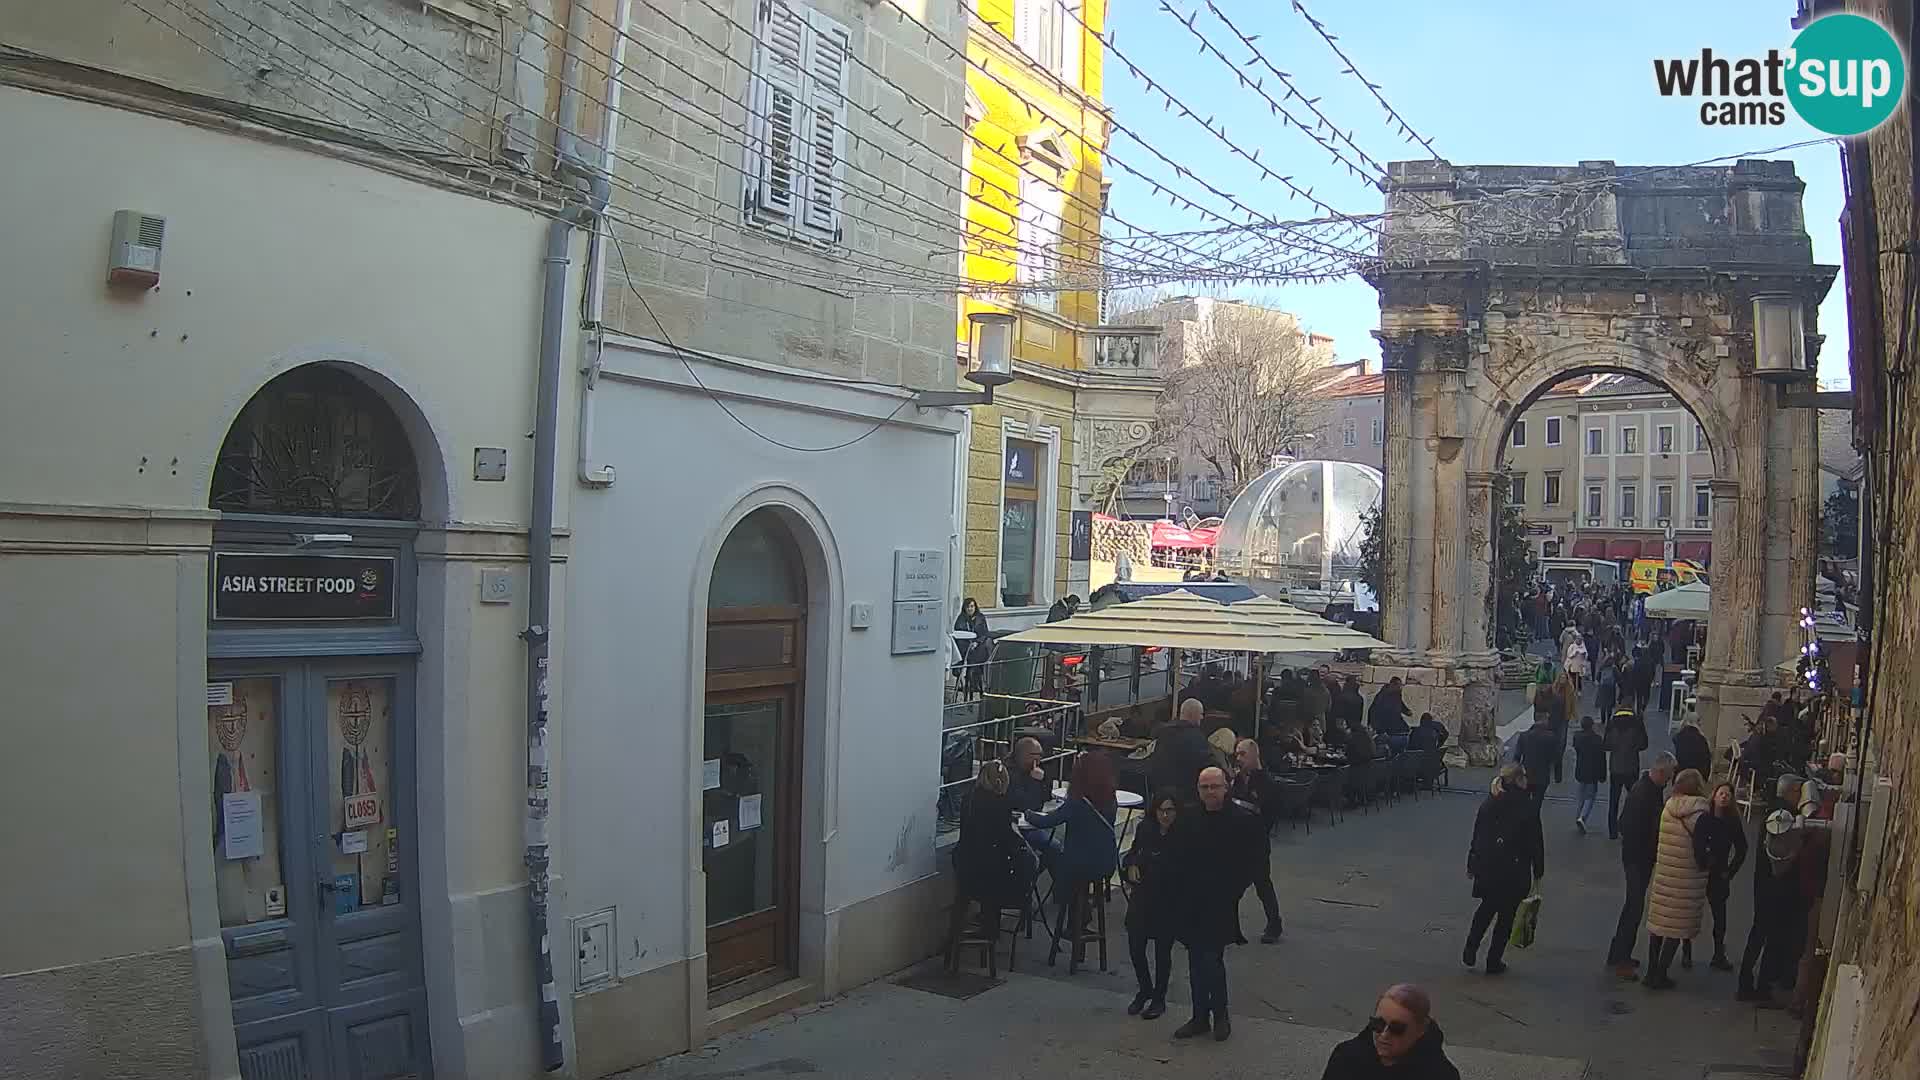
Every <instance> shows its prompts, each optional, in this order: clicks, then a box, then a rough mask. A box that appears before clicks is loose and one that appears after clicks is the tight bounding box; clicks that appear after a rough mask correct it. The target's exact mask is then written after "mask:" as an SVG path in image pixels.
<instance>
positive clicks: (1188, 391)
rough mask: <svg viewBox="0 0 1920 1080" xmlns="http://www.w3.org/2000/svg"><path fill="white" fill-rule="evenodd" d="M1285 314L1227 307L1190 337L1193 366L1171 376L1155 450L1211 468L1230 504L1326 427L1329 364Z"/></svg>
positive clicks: (1162, 402) (1187, 365)
mask: <svg viewBox="0 0 1920 1080" xmlns="http://www.w3.org/2000/svg"><path fill="white" fill-rule="evenodd" d="M1280 314H1281V313H1279V312H1275V311H1273V310H1271V309H1266V308H1257V307H1251V306H1246V305H1238V304H1235V305H1220V306H1218V307H1216V308H1214V309H1213V311H1212V313H1211V317H1210V318H1208V319H1207V320H1206V321H1205V322H1203V323H1199V324H1196V325H1193V326H1192V327H1191V328H1190V329H1189V330H1188V331H1187V333H1188V341H1187V343H1186V348H1185V353H1186V363H1184V364H1183V365H1181V366H1178V367H1174V368H1171V369H1170V370H1169V371H1168V372H1167V389H1166V392H1165V393H1164V394H1163V395H1162V396H1161V399H1160V409H1159V416H1158V417H1157V418H1156V420H1155V425H1154V428H1155V430H1154V438H1153V440H1152V444H1153V445H1154V446H1156V447H1177V448H1179V450H1180V451H1181V456H1182V457H1183V458H1186V457H1195V458H1198V459H1199V460H1201V461H1205V462H1206V463H1207V465H1208V466H1209V467H1211V469H1212V471H1213V477H1214V482H1215V483H1216V484H1217V485H1218V486H1219V487H1220V488H1221V493H1222V495H1223V496H1224V497H1226V498H1229V499H1230V498H1232V497H1233V496H1234V495H1238V494H1239V493H1240V491H1241V489H1243V488H1245V487H1246V486H1247V484H1249V483H1250V482H1252V480H1253V478H1254V477H1256V476H1259V475H1260V474H1261V473H1262V472H1264V471H1265V470H1266V469H1267V467H1268V465H1269V463H1270V462H1271V461H1272V459H1273V457H1274V455H1276V454H1283V453H1293V452H1295V450H1296V447H1297V446H1298V445H1299V443H1300V442H1301V441H1302V436H1305V435H1308V434H1310V433H1312V432H1313V431H1314V430H1315V429H1316V428H1317V427H1318V426H1319V420H1320V417H1321V413H1322V410H1323V408H1324V404H1323V402H1322V400H1321V399H1320V398H1318V397H1317V396H1316V395H1315V393H1314V391H1315V390H1316V389H1317V388H1318V387H1319V386H1320V385H1321V384H1322V383H1324V382H1326V380H1327V374H1326V371H1325V369H1324V367H1323V364H1324V357H1323V356H1321V355H1319V354H1317V353H1316V352H1315V351H1314V350H1313V349H1312V348H1310V344H1309V341H1308V339H1307V336H1306V335H1305V334H1304V333H1302V332H1300V331H1299V330H1298V328H1297V325H1290V324H1289V323H1287V322H1281V321H1280V319H1278V318H1276V316H1279V315H1280Z"/></svg>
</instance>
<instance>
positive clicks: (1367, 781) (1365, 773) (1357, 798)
mask: <svg viewBox="0 0 1920 1080" xmlns="http://www.w3.org/2000/svg"><path fill="white" fill-rule="evenodd" d="M1373 790H1374V780H1373V762H1371V761H1354V762H1349V763H1348V764H1347V794H1348V801H1347V805H1349V806H1352V805H1353V804H1354V803H1359V804H1360V809H1361V810H1362V811H1364V812H1367V813H1371V812H1372V811H1373Z"/></svg>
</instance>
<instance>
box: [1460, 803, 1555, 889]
mask: <svg viewBox="0 0 1920 1080" xmlns="http://www.w3.org/2000/svg"><path fill="white" fill-rule="evenodd" d="M1546 872H1547V848H1546V844H1545V842H1544V841H1543V840H1542V839H1541V835H1540V814H1539V812H1538V811H1537V809H1536V808H1535V806H1534V804H1533V799H1532V798H1531V797H1529V796H1528V794H1527V793H1526V792H1525V791H1522V790H1520V789H1519V788H1509V789H1507V790H1505V791H1502V792H1501V793H1500V794H1498V795H1490V796H1488V797H1487V801H1486V802H1483V803H1481V804H1480V812H1479V813H1478V814H1475V815H1474V818H1473V843H1472V845H1471V846H1470V847H1468V848H1467V873H1469V874H1472V875H1473V895H1474V896H1475V897H1477V898H1479V899H1482V900H1494V901H1497V902H1508V903H1511V902H1514V901H1518V900H1520V899H1521V898H1523V897H1525V896H1526V895H1527V893H1528V892H1529V891H1531V890H1532V888H1533V879H1534V878H1537V877H1540V876H1542V875H1544V874H1545V873H1546Z"/></svg>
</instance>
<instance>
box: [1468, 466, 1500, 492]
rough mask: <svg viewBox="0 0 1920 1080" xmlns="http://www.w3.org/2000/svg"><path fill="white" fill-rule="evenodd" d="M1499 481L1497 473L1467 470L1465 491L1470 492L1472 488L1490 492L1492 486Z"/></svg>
mask: <svg viewBox="0 0 1920 1080" xmlns="http://www.w3.org/2000/svg"><path fill="white" fill-rule="evenodd" d="M1499 479H1500V474H1499V473H1497V472H1481V471H1479V470H1477V469H1468V470H1467V490H1469V491H1471V490H1473V489H1474V488H1480V489H1482V490H1488V491H1490V490H1492V488H1493V485H1494V484H1495V483H1497V482H1498V481H1499Z"/></svg>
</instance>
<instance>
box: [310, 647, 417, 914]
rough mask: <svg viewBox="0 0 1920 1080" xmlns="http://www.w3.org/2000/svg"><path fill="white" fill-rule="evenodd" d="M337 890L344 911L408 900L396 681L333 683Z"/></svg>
mask: <svg viewBox="0 0 1920 1080" xmlns="http://www.w3.org/2000/svg"><path fill="white" fill-rule="evenodd" d="M326 695H327V702H326V718H327V724H326V727H327V752H326V756H325V758H324V760H325V761H326V762H327V764H328V765H331V766H334V767H335V769H336V770H337V771H335V772H333V773H332V774H331V775H329V776H328V779H329V780H331V781H333V782H331V783H328V784H327V822H328V826H327V827H328V831H329V832H331V833H332V834H333V840H332V844H331V850H330V851H329V853H328V859H329V861H328V866H329V869H330V875H329V876H330V877H331V883H330V891H329V895H330V897H331V899H332V901H333V903H332V910H333V913H334V914H335V915H336V916H339V915H351V914H353V913H354V912H356V911H358V910H360V909H361V908H367V907H378V906H380V905H382V904H395V903H398V902H399V900H400V891H399V890H400V865H399V858H400V848H399V845H400V842H401V837H400V835H399V828H398V826H397V823H396V822H395V821H394V818H393V815H392V813H391V806H392V796H393V792H391V791H390V790H389V789H390V787H391V778H392V766H391V759H392V756H393V753H392V746H393V696H394V695H393V680H392V679H329V680H328V681H327V689H326Z"/></svg>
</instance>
